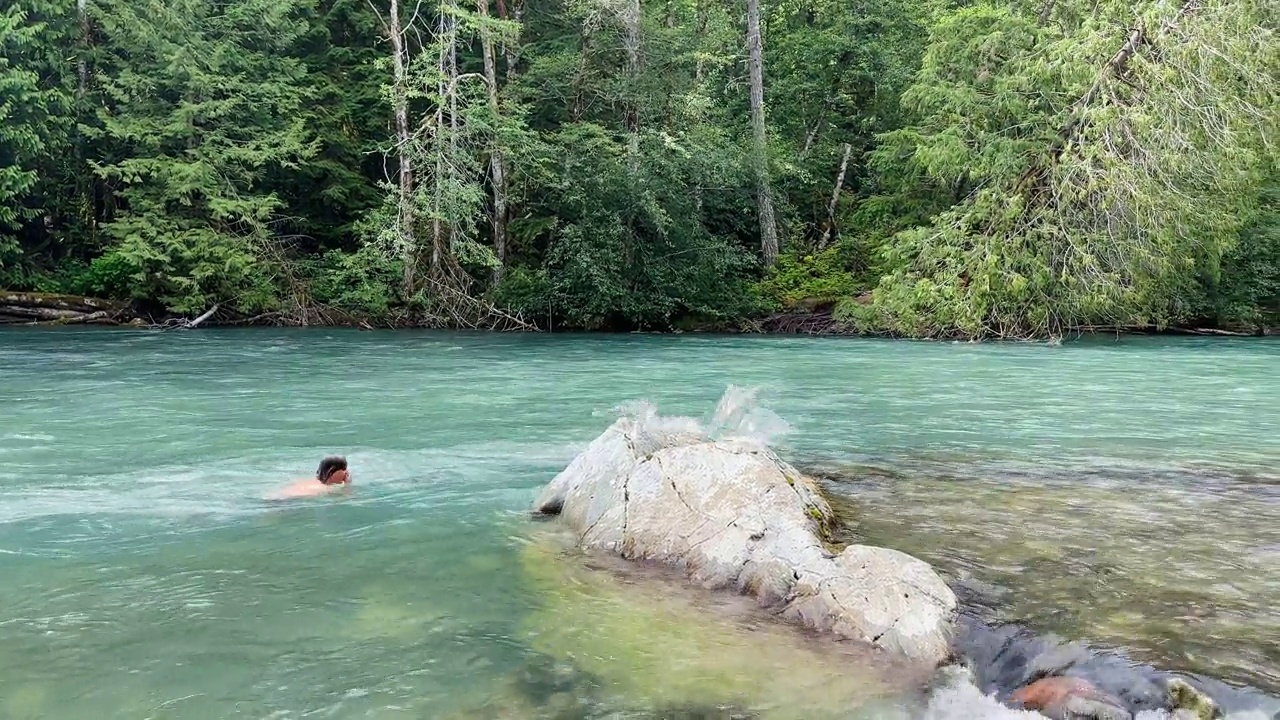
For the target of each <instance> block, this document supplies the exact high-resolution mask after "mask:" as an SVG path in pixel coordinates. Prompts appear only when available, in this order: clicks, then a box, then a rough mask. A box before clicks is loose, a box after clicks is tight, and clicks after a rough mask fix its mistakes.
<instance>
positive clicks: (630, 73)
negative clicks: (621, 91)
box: [622, 0, 641, 144]
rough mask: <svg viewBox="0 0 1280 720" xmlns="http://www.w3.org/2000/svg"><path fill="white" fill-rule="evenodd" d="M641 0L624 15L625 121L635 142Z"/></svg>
mask: <svg viewBox="0 0 1280 720" xmlns="http://www.w3.org/2000/svg"><path fill="white" fill-rule="evenodd" d="M640 17H641V15H640V0H631V2H630V3H628V4H627V9H626V10H625V12H624V13H623V16H622V29H623V38H622V47H623V50H625V51H626V53H627V80H628V81H629V82H628V88H627V94H628V95H629V97H628V98H627V107H626V111H625V122H626V126H627V132H628V133H630V134H631V136H632V141H633V144H638V143H639V138H638V137H637V135H638V134H639V132H640V103H639V99H638V98H637V97H636V91H637V86H638V85H639V79H640V67H641V65H640Z"/></svg>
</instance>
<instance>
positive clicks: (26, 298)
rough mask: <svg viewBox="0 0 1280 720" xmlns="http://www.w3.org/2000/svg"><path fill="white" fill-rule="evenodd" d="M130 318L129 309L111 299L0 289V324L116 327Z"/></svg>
mask: <svg viewBox="0 0 1280 720" xmlns="http://www.w3.org/2000/svg"><path fill="white" fill-rule="evenodd" d="M129 316H130V309H129V306H128V305H127V304H125V303H120V302H116V301H114V300H105V299H103V298H95V297H87V296H84V295H60V294H57V293H35V292H15V291H10V290H0V324H14V323H23V324H28V325H84V324H99V325H118V324H119V323H120V322H121V320H123V319H127V318H128V317H129Z"/></svg>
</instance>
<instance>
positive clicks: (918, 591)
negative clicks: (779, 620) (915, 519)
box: [534, 417, 957, 665]
mask: <svg viewBox="0 0 1280 720" xmlns="http://www.w3.org/2000/svg"><path fill="white" fill-rule="evenodd" d="M534 508H535V510H536V511H538V512H540V513H545V514H559V515H562V516H563V518H564V520H565V521H567V523H568V525H569V527H571V528H572V529H573V530H574V531H575V532H576V533H577V535H578V538H579V543H580V545H582V546H583V547H585V548H593V549H603V550H609V551H612V552H615V553H618V554H620V555H621V556H623V557H625V558H627V559H630V560H651V561H658V562H662V563H665V564H668V565H671V566H675V567H678V568H681V569H683V570H684V571H685V572H686V574H687V575H688V576H689V577H690V578H691V579H692V580H694V581H695V582H697V583H698V584H700V585H702V586H703V587H706V588H711V589H715V588H731V589H735V590H737V591H739V592H742V593H746V594H749V595H752V596H754V597H755V598H756V599H757V601H758V602H759V603H760V604H761V605H762V606H766V607H769V608H772V609H775V610H776V611H777V612H778V613H779V614H780V615H782V616H783V617H784V618H786V619H788V620H791V621H794V622H797V623H799V624H801V625H804V626H807V627H810V628H814V629H816V630H820V631H827V632H831V633H833V634H835V635H837V636H839V637H842V638H849V639H854V640H861V641H865V642H868V643H871V644H872V645H874V646H876V647H879V648H883V649H885V650H888V651H891V652H893V653H895V654H897V655H899V656H902V657H905V658H907V659H910V660H915V661H920V662H926V663H931V664H935V665H936V664H939V663H941V662H943V661H944V660H945V659H946V658H947V657H948V656H949V654H950V641H951V637H952V632H953V628H954V625H955V619H956V611H957V607H956V606H957V603H956V597H955V595H954V594H953V593H952V591H951V589H950V588H949V587H947V585H946V583H945V582H943V580H942V579H941V578H940V577H939V576H938V575H937V573H935V572H934V571H933V569H932V568H931V567H929V565H928V564H926V563H925V562H924V561H922V560H919V559H917V558H914V557H912V556H910V555H907V554H905V553H901V552H898V551H895V550H890V549H886V548H879V547H870V546H865V545H851V546H849V547H846V548H844V549H843V550H839V549H837V548H835V547H833V546H832V545H831V544H830V543H829V542H827V540H826V538H828V537H829V535H830V532H831V530H832V528H833V527H834V524H835V516H834V513H833V512H832V510H831V506H830V505H829V504H828V503H827V501H826V500H825V499H824V498H823V497H822V494H821V493H820V492H819V489H818V486H817V485H816V483H814V481H813V480H811V479H810V478H808V477H805V476H804V475H802V474H800V473H799V472H798V471H796V470H795V469H794V468H792V467H791V466H790V465H788V464H786V463H784V462H783V461H781V460H780V459H779V458H778V457H777V456H776V455H775V454H774V453H773V452H772V451H771V450H769V449H768V448H767V447H766V446H765V445H764V444H762V443H760V442H758V441H755V440H750V439H745V438H733V439H720V440H712V439H709V438H707V437H705V436H704V435H702V434H701V433H698V432H691V431H689V430H688V429H687V428H684V429H682V430H681V431H680V432H678V433H664V432H663V431H662V429H661V428H657V427H654V426H652V425H650V424H647V423H645V422H643V421H641V420H636V419H632V418H625V417H624V418H621V419H619V420H618V421H617V422H615V423H614V424H613V425H612V426H611V427H610V428H609V429H608V430H606V431H605V432H604V433H603V434H602V435H600V437H598V438H596V440H595V441H594V442H592V443H591V445H590V446H589V447H588V448H587V449H586V450H585V451H584V452H583V453H582V454H581V455H579V456H578V457H577V458H575V459H574V460H573V461H572V462H571V463H570V464H569V466H568V467H567V468H566V469H565V470H564V471H563V472H561V473H560V474H559V475H558V476H556V477H555V479H553V480H552V481H551V483H550V484H549V485H548V486H547V487H546V488H545V489H544V490H543V491H542V493H541V495H540V496H539V498H538V499H537V501H536V502H535V504H534Z"/></svg>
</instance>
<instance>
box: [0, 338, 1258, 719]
mask: <svg viewBox="0 0 1280 720" xmlns="http://www.w3.org/2000/svg"><path fill="white" fill-rule="evenodd" d="M730 384H736V385H741V386H760V387H761V388H762V389H763V390H762V399H763V401H764V402H765V403H766V404H767V406H768V407H769V408H770V409H771V410H772V411H773V412H775V413H777V416H778V417H780V418H781V419H782V420H785V422H786V423H787V424H788V425H789V426H790V428H791V432H790V433H787V434H785V435H782V436H780V438H779V440H778V441H777V447H778V449H779V452H780V453H781V454H782V455H783V456H784V457H786V458H787V459H789V460H792V461H794V462H797V463H798V464H801V465H806V464H809V465H815V466H823V467H828V468H833V469H837V470H838V471H839V473H840V475H841V477H842V478H843V479H842V480H840V481H839V482H838V483H837V484H836V485H835V486H833V487H835V488H836V489H837V491H838V492H840V493H841V494H842V495H845V496H847V497H848V498H850V499H851V501H852V505H853V507H855V508H857V513H856V524H855V526H854V532H855V533H857V534H859V535H860V536H862V537H864V538H866V539H868V540H870V541H873V542H875V543H878V544H884V545H888V546H892V547H898V548H900V549H903V550H906V551H909V552H913V553H916V554H918V555H920V556H921V557H924V558H925V559H928V560H929V561H931V562H934V563H935V564H937V566H938V567H939V568H940V569H941V570H942V571H943V572H944V573H946V574H948V575H949V576H950V577H951V578H953V579H954V580H956V581H957V582H958V583H960V584H961V586H962V587H965V588H970V589H972V596H973V598H975V600H976V602H979V603H982V604H985V605H987V606H989V608H988V609H987V613H988V615H989V616H990V617H992V618H994V619H997V620H1000V621H1011V622H1020V623H1025V624H1027V625H1029V626H1030V627H1032V628H1035V629H1038V630H1041V631H1052V632H1056V633H1058V634H1060V635H1062V636H1065V637H1068V638H1081V639H1087V640H1091V641H1096V642H1097V643H1099V644H1101V645H1103V646H1110V647H1117V648H1123V649H1125V650H1126V651H1127V652H1129V654H1130V655H1131V656H1133V657H1135V658H1136V659H1139V660H1142V661H1146V662H1152V663H1155V664H1157V665H1160V666H1163V667H1169V668H1172V669H1176V670H1184V671H1189V672H1198V673H1204V674H1207V675H1209V676H1213V677H1217V678H1221V679H1224V680H1228V681H1231V682H1236V683H1245V684H1250V685H1253V686H1256V687H1259V688H1262V689H1264V690H1266V691H1267V692H1269V693H1270V694H1272V695H1278V694H1280V675H1277V672H1278V671H1277V668H1278V667H1280V657H1277V655H1276V652H1277V651H1276V648H1277V647H1280V614H1278V613H1280V475H1278V474H1277V468H1280V342H1277V341H1276V340H1270V339H1261V340H1225V339H1212V340H1200V339H1139V338H1133V339H1125V340H1122V341H1119V342H1112V341H1090V342H1083V343H1078V344H1068V345H1066V346H1063V347H1048V346H1039V345H998V344H991V345H952V344H938V343H914V342H879V341H864V340H850V339H797V338H776V337H769V338H750V337H732V338H730V337H725V338H721V337H690V336H685V337H669V336H668V337H657V336H551V337H548V336H496V335H467V334H435V333H358V332H345V331H331V330H309V331H274V330H244V331H225V330H208V331H200V332H191V333H151V332H113V331H99V330H62V331H45V330H41V331H29V330H15V329H6V330H0V402H3V405H0V407H3V414H2V415H0V487H2V488H3V493H0V577H2V578H3V579H4V581H3V582H0V717H3V718H9V717H13V718H59V719H63V718H66V719H68V720H76V719H78V718H93V719H97V718H102V717H119V718H147V717H155V718H238V717H245V718H250V717H252V718H265V717H270V718H302V717H333V718H399V717H415V718H418V717H449V716H454V717H482V716H483V713H484V712H489V711H490V710H492V709H493V708H495V707H505V708H507V710H506V711H505V712H508V714H507V715H495V716H496V717H526V716H527V717H556V716H557V715H555V713H563V712H568V713H570V714H569V715H565V714H561V715H559V716H560V717H590V716H592V715H591V713H596V714H597V715H598V716H601V717H603V716H606V715H605V713H615V714H617V713H622V715H617V716H624V717H641V716H643V715H641V714H639V713H644V712H649V713H650V714H651V716H652V713H663V712H668V711H669V710H670V709H671V708H673V707H692V706H693V705H696V704H697V702H696V701H697V700H698V699H699V698H698V697H696V696H698V695H699V693H701V694H702V695H704V696H705V695H706V693H705V692H704V691H700V690H698V689H697V688H698V684H697V683H696V682H693V681H692V680H691V679H690V678H691V677H693V676H695V675H697V674H698V673H702V674H706V673H709V672H713V671H711V670H708V669H707V667H706V666H703V665H699V663H701V662H702V661H703V656H704V655H705V657H709V658H714V657H716V655H717V653H718V652H720V654H723V655H726V656H727V655H730V654H732V653H734V652H736V653H738V654H741V653H742V648H743V647H748V645H745V644H744V643H747V642H748V641H747V640H744V639H742V638H738V637H737V636H734V637H733V638H732V639H729V640H725V641H724V643H723V646H722V647H719V648H717V646H716V645H715V643H714V642H713V641H712V640H708V641H707V642H708V643H709V644H707V645H698V644H696V643H693V644H690V645H689V646H687V647H682V648H681V652H682V653H684V656H683V657H686V658H688V659H687V661H684V662H681V663H670V664H664V663H663V662H659V661H655V660H654V658H653V657H652V655H653V654H654V653H657V652H658V650H656V649H654V648H653V647H652V646H642V647H640V648H639V649H637V648H635V647H632V646H630V645H626V643H629V642H631V641H630V640H628V637H629V635H628V634H627V632H625V629H626V626H625V624H619V623H615V622H614V620H615V619H616V618H617V616H616V615H605V614H601V613H603V612H604V610H601V607H604V608H606V609H607V608H608V607H610V603H613V602H614V601H613V600H607V601H606V600H600V599H599V598H600V597H602V596H600V595H599V594H598V593H597V594H594V595H592V594H588V595H587V596H586V597H588V598H590V603H589V604H588V605H587V606H585V607H587V608H590V609H589V610H583V609H582V607H583V606H577V605H575V606H574V607H578V608H579V610H578V612H581V613H583V618H584V619H583V621H582V622H583V623H584V627H590V626H591V624H592V623H594V625H595V626H598V627H601V628H612V633H611V634H608V635H606V636H605V637H607V638H612V640H610V642H612V643H614V645H612V646H602V645H601V644H599V643H595V644H592V642H590V640H591V639H592V638H591V637H589V635H590V634H589V633H588V634H587V635H584V634H583V633H574V632H569V633H565V634H563V635H557V636H555V637H553V638H552V637H548V635H547V634H546V631H547V630H548V623H551V620H548V619H547V618H548V617H551V618H554V617H559V616H558V615H556V614H555V613H554V612H552V613H551V614H550V615H549V616H548V608H549V607H551V608H554V607H555V606H556V605H555V604H556V603H557V602H563V601H564V600H565V593H566V592H568V593H569V595H568V597H573V598H576V597H578V595H576V594H574V593H575V592H576V591H573V592H570V591H569V590H565V591H563V592H554V591H552V592H549V591H548V590H547V588H546V587H545V586H544V585H542V584H540V581H539V579H538V577H537V574H536V573H533V574H532V575H531V572H530V566H529V558H528V551H527V548H528V547H529V543H530V537H531V533H535V532H536V524H533V523H530V521H529V520H528V518H527V517H526V514H525V512H524V511H525V510H526V509H527V507H528V504H529V502H530V501H531V499H532V497H533V495H534V493H535V492H536V490H537V488H539V487H540V486H541V485H542V484H544V483H545V482H546V481H547V480H549V479H550V478H551V477H552V476H553V475H554V474H555V473H556V472H557V471H558V470H560V469H561V468H562V467H563V466H564V465H565V464H566V463H567V462H568V461H569V460H570V459H571V458H572V457H573V455H574V454H575V453H576V452H577V451H578V450H579V449H581V448H582V447H583V446H585V445H586V443H588V442H589V441H590V440H591V439H592V438H594V437H595V435H597V434H598V433H599V432H600V431H602V430H603V429H604V428H605V427H606V426H607V425H608V423H609V422H611V420H612V419H613V417H614V413H613V409H614V408H615V407H617V406H618V405H620V404H623V403H627V402H630V401H635V400H641V399H643V400H647V401H650V402H652V403H654V404H655V405H656V406H657V407H658V408H659V410H660V411H661V412H663V413H664V414H683V415H692V416H695V417H706V416H707V415H708V414H709V412H710V410H711V408H712V407H714V405H715V403H716V401H717V399H718V398H719V397H720V396H721V393H723V392H724V390H725V388H726V386H728V385H730ZM327 452H345V453H346V454H347V456H348V458H349V459H350V461H351V464H352V469H353V475H354V479H355V483H356V485H355V488H354V490H353V492H352V493H351V494H350V495H347V496H341V497H333V498H324V499H316V500H306V501H301V502H295V503H271V502H266V501H265V500H263V499H262V498H263V497H264V496H265V495H266V494H267V493H269V492H270V491H272V490H274V489H276V488H278V487H279V486H281V485H283V484H285V483H286V482H287V481H288V480H289V479H291V478H296V477H305V476H307V475H309V474H311V473H312V472H314V470H315V464H316V463H317V461H318V460H319V457H320V456H321V455H322V454H324V453H327ZM534 567H537V566H536V565H535V566H534ZM557 582H558V581H557ZM566 582H569V581H566ZM574 582H577V581H574ZM565 587H566V588H570V589H572V588H575V587H579V585H578V584H570V585H566V586H565ZM601 592H604V595H603V597H604V598H606V599H607V598H613V597H614V595H612V594H611V591H601ZM649 592H651V593H652V592H653V591H652V590H650V591H649ZM682 593H683V591H679V590H674V589H672V590H669V591H665V594H667V595H670V596H671V597H672V598H673V600H672V602H673V603H674V604H673V606H672V607H673V608H684V607H688V606H690V603H692V604H693V605H697V604H699V603H701V602H703V601H702V600H698V599H697V598H696V597H687V596H684V595H683V594H682ZM663 594H664V593H658V596H662V595H663ZM642 596H643V594H642ZM623 597H625V595H624V596H623ZM645 597H649V596H645ZM681 598H684V599H681ZM681 603H684V604H683V605H682V604H681ZM651 604H652V603H651ZM627 612H630V611H627ZM675 612H676V613H677V615H676V616H674V617H678V616H679V614H680V613H683V612H684V610H678V611H675ZM623 616H624V617H625V616H627V615H626V613H623ZM729 632H730V631H729V630H723V631H722V634H723V633H729ZM712 638H714V634H712ZM624 646H625V648H630V649H631V650H632V651H634V652H636V653H639V654H636V655H632V656H631V657H630V659H626V656H625V655H623V653H622V651H621V650H622V649H624ZM610 647H612V648H613V649H612V650H611V649H610ZM781 652H782V651H779V654H780V655H781ZM806 652H808V651H806ZM610 653H615V655H616V657H615V656H611V655H610ZM659 659H660V658H659ZM779 662H781V660H779ZM759 667H766V668H767V667H768V663H767V662H765V663H763V664H762V665H760V666H759ZM757 671H759V670H758V668H757V669H752V667H746V666H741V665H739V666H734V665H732V664H726V666H724V667H718V668H716V669H715V670H714V672H724V673H730V674H734V673H737V674H738V676H745V675H744V674H746V673H750V672H757ZM513 687H515V688H517V690H518V692H517V691H514V690H512V688H513ZM521 688H522V689H521ZM531 688H532V689H531ZM689 688H693V689H692V690H690V689H689ZM513 693H514V695H513ZM746 695H749V693H748V694H746ZM746 695H744V699H743V703H744V704H745V705H752V704H755V705H756V707H744V708H742V709H743V711H744V712H745V711H753V712H757V713H761V712H764V711H765V710H768V708H765V707H763V705H766V704H767V702H766V701H764V700H761V699H760V698H759V697H757V698H755V699H752V698H750V697H747V696H746ZM515 696H518V697H515ZM513 698H514V699H513ZM702 699H703V700H705V701H706V702H707V703H710V704H711V705H715V706H716V707H719V706H720V705H723V704H724V702H722V701H723V698H714V697H703V698H702ZM839 702H841V703H848V702H851V701H848V700H847V699H846V700H841V701H839ZM928 702H929V700H928V698H927V697H923V696H921V695H920V694H919V693H912V692H908V691H899V690H897V689H895V690H894V691H892V692H888V691H886V692H885V693H881V694H880V695H878V696H877V697H875V698H873V699H872V700H868V701H867V703H866V704H865V705H864V706H863V707H862V708H861V709H860V710H857V711H856V712H855V711H853V710H851V714H850V716H856V717H886V718H887V717H894V718H898V717H912V718H921V717H929V718H940V719H942V718H945V719H947V720H960V718H970V717H982V716H983V713H984V712H987V710H984V709H982V708H983V707H985V706H980V705H978V704H976V703H978V700H977V699H976V698H973V697H970V696H968V695H964V694H963V693H961V694H952V695H948V696H946V697H943V698H941V700H939V699H938V696H936V695H935V702H934V705H933V707H932V708H927V707H926V705H927V703H928ZM513 703H514V705H513ZM566 703H567V704H566ZM948 703H953V704H948ZM966 703H968V704H967V705H966ZM512 707H518V708H520V709H519V710H511V708H512ZM486 708H488V709H489V710H486ZM566 708H567V709H566ZM695 709H696V708H695ZM704 709H705V708H704ZM513 712H514V713H525V714H523V715H521V714H514V715H513V714H510V713H513ZM726 712H727V711H726ZM773 712H774V713H775V714H774V715H771V717H778V716H779V715H777V714H776V713H777V709H776V708H774V709H773ZM572 713H578V714H577V715H573V714H572ZM812 716H813V715H811V714H810V715H807V716H806V715H804V714H799V715H796V717H812Z"/></svg>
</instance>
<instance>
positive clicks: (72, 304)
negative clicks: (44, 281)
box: [0, 290, 126, 313]
mask: <svg viewBox="0 0 1280 720" xmlns="http://www.w3.org/2000/svg"><path fill="white" fill-rule="evenodd" d="M0 305H4V306H6V307H21V308H46V309H49V310H71V311H74V312H77V313H93V312H98V311H99V310H101V311H105V312H108V313H113V312H120V311H123V310H124V309H125V308H126V305H125V304H124V303H120V302H116V301H115V300H105V299H103V298H95V297H88V296H85V295H61V294H58V293H37V292H15V291H12V290H0Z"/></svg>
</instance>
